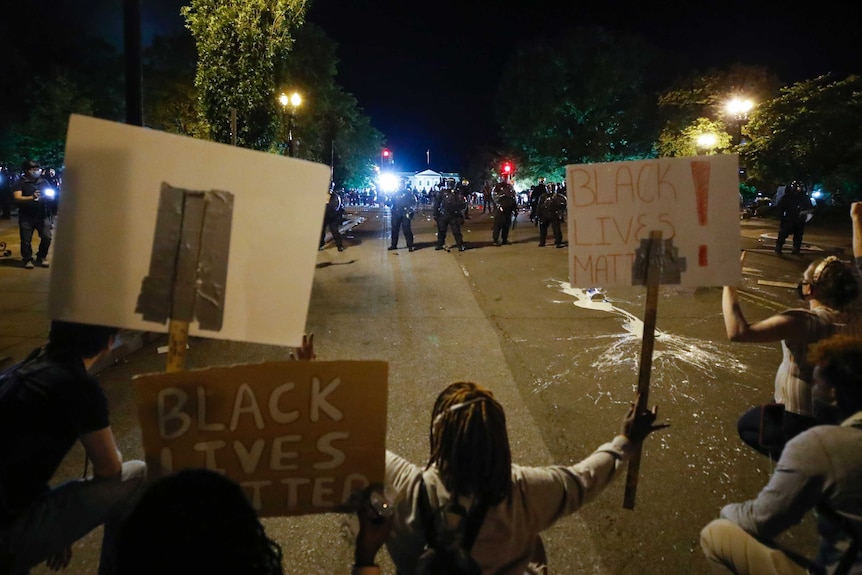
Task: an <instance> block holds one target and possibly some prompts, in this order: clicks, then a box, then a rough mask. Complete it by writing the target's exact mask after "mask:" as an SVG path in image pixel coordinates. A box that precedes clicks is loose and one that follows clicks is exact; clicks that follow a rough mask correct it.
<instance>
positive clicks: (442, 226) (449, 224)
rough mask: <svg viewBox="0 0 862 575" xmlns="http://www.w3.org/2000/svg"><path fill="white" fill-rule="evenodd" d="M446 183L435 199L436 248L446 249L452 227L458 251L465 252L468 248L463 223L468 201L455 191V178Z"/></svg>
mask: <svg viewBox="0 0 862 575" xmlns="http://www.w3.org/2000/svg"><path fill="white" fill-rule="evenodd" d="M444 185H445V187H444V188H442V189H441V190H440V191H439V193H438V194H437V198H436V199H435V200H434V219H435V220H436V221H437V246H436V247H435V248H434V249H435V250H442V249H445V246H446V231H447V230H448V229H449V228H452V235H453V236H455V244H456V245H457V246H458V251H459V252H463V251H464V250H466V249H467V248H465V247H464V238H463V236H462V235H461V224H462V223H464V210H466V209H467V203H466V200H465V199H464V196H463V195H461V193H460V192H457V191H455V180H454V178H449V179H447V180H446V182H445V184H444Z"/></svg>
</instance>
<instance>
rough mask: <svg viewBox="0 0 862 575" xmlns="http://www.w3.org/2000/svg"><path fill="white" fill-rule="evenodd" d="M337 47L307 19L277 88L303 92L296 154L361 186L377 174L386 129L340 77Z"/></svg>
mask: <svg viewBox="0 0 862 575" xmlns="http://www.w3.org/2000/svg"><path fill="white" fill-rule="evenodd" d="M336 51H337V44H336V43H335V42H334V41H333V40H332V39H331V38H329V37H328V36H327V35H326V33H325V32H323V30H321V29H320V28H319V27H317V26H315V25H314V24H310V23H306V24H304V25H303V26H302V27H301V28H300V29H299V30H298V31H297V33H296V42H295V45H294V50H293V51H292V52H291V53H290V57H289V58H287V59H285V60H284V61H283V63H282V69H281V70H280V71H278V72H277V74H276V76H277V81H276V82H277V86H278V91H279V92H284V93H286V94H290V93H291V92H293V91H294V90H295V91H298V92H299V93H300V94H302V96H303V104H302V106H301V107H300V109H299V110H297V112H296V121H295V129H294V136H295V137H296V138H297V139H298V144H299V145H298V146H297V156H298V157H300V158H305V159H308V160H313V161H317V162H323V163H325V164H329V165H330V166H332V168H333V180H334V181H335V182H337V183H338V184H339V185H343V186H346V187H350V188H363V187H367V186H369V185H370V184H371V179H372V178H373V177H374V172H373V158H375V157H376V155H377V151H378V150H379V149H380V148H381V146H382V145H383V135H382V134H381V133H380V132H379V131H377V130H376V129H374V128H373V127H372V126H371V120H370V119H369V118H368V117H367V116H365V115H364V114H363V113H362V110H361V108H360V107H359V103H358V102H357V101H356V98H354V97H353V96H352V95H351V94H349V93H347V92H345V91H344V90H343V89H342V88H341V87H340V86H339V85H338V84H337V83H336V81H335V78H336V74H337V68H338V59H337V58H336ZM284 121H285V118H284V117H283V116H282V118H281V122H282V123H283V122H284Z"/></svg>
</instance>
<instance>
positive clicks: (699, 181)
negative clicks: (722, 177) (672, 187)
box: [691, 160, 709, 267]
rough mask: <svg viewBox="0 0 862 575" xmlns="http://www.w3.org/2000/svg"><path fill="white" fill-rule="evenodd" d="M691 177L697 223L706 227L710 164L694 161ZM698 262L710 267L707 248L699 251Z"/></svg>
mask: <svg viewBox="0 0 862 575" xmlns="http://www.w3.org/2000/svg"><path fill="white" fill-rule="evenodd" d="M691 177H692V178H693V179H694V199H695V204H696V205H697V223H698V224H700V225H701V226H705V225H706V223H707V222H706V214H707V211H708V210H707V209H708V208H709V162H703V161H696V160H695V161H692V162H691ZM697 262H698V264H699V265H700V267H705V266H707V265H709V261H708V258H707V251H706V246H705V245H701V246H699V247H698V249H697Z"/></svg>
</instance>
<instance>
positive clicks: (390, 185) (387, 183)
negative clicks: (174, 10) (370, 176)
mask: <svg viewBox="0 0 862 575" xmlns="http://www.w3.org/2000/svg"><path fill="white" fill-rule="evenodd" d="M377 183H378V184H379V185H380V189H381V190H383V191H384V192H394V191H395V190H397V189H398V177H397V176H396V175H395V174H393V173H391V172H384V173H382V174H380V177H379V178H377Z"/></svg>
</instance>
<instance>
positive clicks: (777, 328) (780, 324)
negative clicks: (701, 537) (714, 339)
mask: <svg viewBox="0 0 862 575" xmlns="http://www.w3.org/2000/svg"><path fill="white" fill-rule="evenodd" d="M721 311H722V314H723V315H724V329H725V330H726V331H727V339H729V340H730V341H751V342H765V341H780V340H782V339H792V338H793V336H794V335H796V334H798V333H799V325H798V323H799V320H798V319H797V318H798V316H797V315H796V314H789V313H780V314H777V315H774V316H772V317H769V318H767V319H764V320H762V321H759V322H757V323H753V324H750V323H748V321H746V319H745V316H744V315H742V308H740V307H739V292H738V291H737V290H736V288H735V287H733V286H724V292H723V293H722V296H721Z"/></svg>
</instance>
